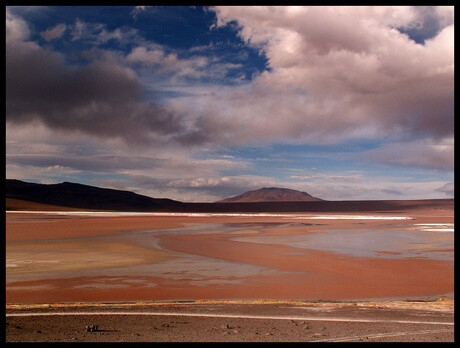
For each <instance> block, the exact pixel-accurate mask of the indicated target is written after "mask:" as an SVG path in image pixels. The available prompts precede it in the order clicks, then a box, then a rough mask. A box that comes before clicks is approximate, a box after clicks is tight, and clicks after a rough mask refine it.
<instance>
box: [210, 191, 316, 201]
mask: <svg viewBox="0 0 460 348" xmlns="http://www.w3.org/2000/svg"><path fill="white" fill-rule="evenodd" d="M315 201H322V199H320V198H316V197H313V196H311V195H310V194H308V193H306V192H301V191H297V190H291V189H287V188H278V187H263V188H261V189H258V190H254V191H248V192H245V193H243V194H241V195H238V196H235V197H230V198H227V199H224V200H221V201H219V202H217V203H237V202H238V203H242V202H315Z"/></svg>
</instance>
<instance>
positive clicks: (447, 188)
mask: <svg viewBox="0 0 460 348" xmlns="http://www.w3.org/2000/svg"><path fill="white" fill-rule="evenodd" d="M435 191H437V192H442V193H445V194H446V196H449V197H454V193H455V190H454V183H452V182H449V183H447V184H445V185H443V186H441V187H439V188H437V189H435Z"/></svg>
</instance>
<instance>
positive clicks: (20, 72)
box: [6, 40, 184, 143]
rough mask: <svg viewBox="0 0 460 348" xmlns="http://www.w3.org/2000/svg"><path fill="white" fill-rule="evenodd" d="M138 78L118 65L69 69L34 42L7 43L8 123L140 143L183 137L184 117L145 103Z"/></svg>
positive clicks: (107, 63) (96, 63) (61, 59)
mask: <svg viewBox="0 0 460 348" xmlns="http://www.w3.org/2000/svg"><path fill="white" fill-rule="evenodd" d="M143 93H144V90H143V88H142V86H141V83H140V81H139V79H138V78H137V76H136V74H135V73H134V72H133V71H132V70H130V69H128V68H125V67H122V66H121V65H119V64H117V63H116V62H114V61H97V60H96V61H94V62H92V63H90V64H88V65H85V66H75V65H71V64H69V63H67V62H66V61H65V59H64V57H63V56H62V55H60V54H58V53H56V52H54V51H50V50H47V49H44V48H41V47H39V46H37V45H36V44H35V43H33V42H25V41H22V40H7V44H6V120H7V121H8V122H14V123H26V122H29V121H32V120H39V121H41V122H43V123H44V124H46V125H47V126H48V127H51V128H53V129H56V130H68V131H81V132H84V133H87V134H92V135H95V136H101V137H121V138H123V139H125V140H126V141H127V142H132V143H139V142H146V141H149V140H152V139H154V137H155V136H169V135H170V134H174V133H176V132H183V131H184V129H183V127H182V124H181V117H180V116H179V115H177V114H176V113H173V112H171V111H168V110H166V109H164V108H162V107H160V106H158V105H156V104H154V103H152V102H148V101H146V100H144V99H143Z"/></svg>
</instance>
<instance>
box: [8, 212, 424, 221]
mask: <svg viewBox="0 0 460 348" xmlns="http://www.w3.org/2000/svg"><path fill="white" fill-rule="evenodd" d="M6 213H8V214H44V215H69V216H74V215H77V216H103V217H110V216H112V217H116V216H177V217H181V216H184V217H281V218H290V219H313V220H317V219H331V220H340V219H343V220H415V218H413V217H407V216H386V215H352V214H348V215H336V214H328V213H323V214H321V215H310V214H305V213H286V214H276V213H176V212H174V213H165V212H125V211H120V212H114V211H51V210H50V211H40V210H35V211H28V210H7V211H6Z"/></svg>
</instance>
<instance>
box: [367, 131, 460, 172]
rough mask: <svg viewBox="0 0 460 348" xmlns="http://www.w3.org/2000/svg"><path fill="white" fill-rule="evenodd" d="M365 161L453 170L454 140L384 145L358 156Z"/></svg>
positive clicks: (416, 141) (417, 141)
mask: <svg viewBox="0 0 460 348" xmlns="http://www.w3.org/2000/svg"><path fill="white" fill-rule="evenodd" d="M359 157H360V158H361V159H364V160H366V161H372V162H378V163H385V164H388V165H391V166H397V167H413V168H422V169H430V170H442V171H453V170H454V139H453V138H450V139H447V140H443V141H441V142H439V141H433V140H415V141H411V142H403V143H392V144H385V145H383V146H382V147H380V148H377V149H374V150H370V151H366V152H364V153H362V154H360V155H359Z"/></svg>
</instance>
